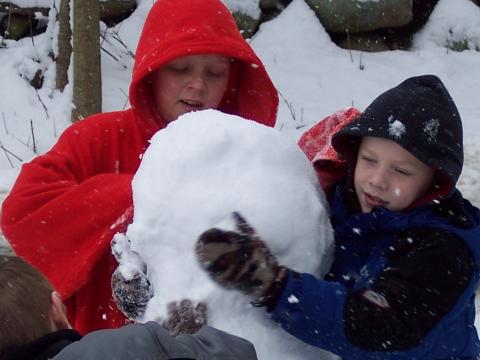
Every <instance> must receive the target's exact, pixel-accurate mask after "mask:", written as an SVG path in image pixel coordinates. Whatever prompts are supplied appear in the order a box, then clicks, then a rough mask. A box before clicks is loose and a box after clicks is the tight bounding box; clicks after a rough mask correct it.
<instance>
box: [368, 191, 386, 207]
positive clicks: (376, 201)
mask: <svg viewBox="0 0 480 360" xmlns="http://www.w3.org/2000/svg"><path fill="white" fill-rule="evenodd" d="M363 194H364V195H365V201H366V203H367V204H368V205H369V206H371V207H385V205H387V204H388V202H387V201H384V200H382V199H381V198H379V197H377V196H374V195H371V194H369V193H366V192H364V193H363Z"/></svg>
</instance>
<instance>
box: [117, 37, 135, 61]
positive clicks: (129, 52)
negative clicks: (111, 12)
mask: <svg viewBox="0 0 480 360" xmlns="http://www.w3.org/2000/svg"><path fill="white" fill-rule="evenodd" d="M112 38H113V39H114V40H116V41H117V42H118V43H119V44H120V45H122V46H123V48H124V49H125V51H126V53H127V54H128V55H129V56H130V57H131V58H132V59H133V58H135V54H134V53H133V51H132V50H130V48H129V47H128V46H127V44H125V42H124V41H123V40H122V38H121V37H120V35H119V34H118V31H113V35H112Z"/></svg>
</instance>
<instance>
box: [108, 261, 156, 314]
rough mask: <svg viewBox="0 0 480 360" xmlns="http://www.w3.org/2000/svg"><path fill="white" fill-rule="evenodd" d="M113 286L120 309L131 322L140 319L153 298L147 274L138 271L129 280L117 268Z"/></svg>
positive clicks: (114, 295) (112, 282) (113, 293)
mask: <svg viewBox="0 0 480 360" xmlns="http://www.w3.org/2000/svg"><path fill="white" fill-rule="evenodd" d="M111 285H112V296H113V299H114V300H115V303H116V304H117V307H118V309H119V310H120V311H121V312H122V313H123V314H124V315H125V316H126V317H128V318H129V319H131V320H138V319H140V317H141V316H142V315H143V313H144V312H145V308H146V307H147V304H148V301H149V300H150V299H151V298H152V296H153V289H152V286H151V284H150V281H149V280H148V278H147V275H146V274H145V272H143V271H138V272H136V273H135V274H134V275H133V277H132V278H131V279H130V280H127V279H126V278H125V277H124V276H123V275H122V273H121V272H120V269H119V268H118V267H117V269H116V270H115V271H114V273H113V275H112V279H111Z"/></svg>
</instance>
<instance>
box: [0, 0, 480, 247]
mask: <svg viewBox="0 0 480 360" xmlns="http://www.w3.org/2000/svg"><path fill="white" fill-rule="evenodd" d="M241 1H242V0H237V1H234V0H231V3H232V4H231V6H234V5H235V6H236V5H239V4H240V3H239V2H241ZM15 2H16V3H19V2H21V1H20V0H16V1H15ZM23 2H27V1H23ZM38 3H40V1H38ZM42 3H43V2H42ZM138 3H139V7H138V9H137V10H136V11H135V12H134V13H133V14H132V15H131V16H130V17H129V18H128V19H126V20H125V21H123V22H122V23H121V24H119V25H117V26H116V27H115V28H113V29H105V28H103V30H104V32H105V40H104V41H103V44H104V47H105V49H106V50H108V52H110V53H111V54H112V55H114V57H113V56H111V55H109V54H108V53H107V52H106V51H104V52H102V71H103V81H102V86H103V109H104V111H110V110H116V109H122V108H124V107H126V106H128V102H127V94H128V84H129V79H130V72H131V68H132V64H133V59H132V56H131V54H130V52H133V51H134V49H135V46H136V42H137V40H138V36H139V33H140V30H141V27H142V23H143V20H144V18H145V15H146V13H147V12H148V9H149V8H150V6H151V4H152V1H151V0H139V1H138ZM479 19H480V8H479V7H477V6H475V5H473V4H472V3H471V2H470V1H469V0H440V1H439V2H438V6H437V7H436V8H435V10H434V12H433V14H432V16H431V18H430V21H429V23H428V24H427V25H426V26H425V28H424V29H423V30H422V31H421V32H420V33H419V34H417V36H416V38H415V42H414V43H415V46H414V49H413V50H411V51H390V52H381V53H363V52H359V51H348V50H344V49H340V48H338V47H336V46H335V45H334V44H333V43H332V42H331V41H330V39H329V37H328V35H327V33H326V32H325V30H324V28H323V27H322V26H321V25H320V24H319V23H318V21H317V19H316V17H315V16H314V14H313V12H312V11H311V10H310V9H309V8H308V7H307V5H306V4H305V2H304V0H294V1H293V2H292V3H291V4H290V6H289V7H288V8H287V9H286V10H285V11H284V12H283V13H282V14H281V15H280V16H279V17H277V18H276V19H274V20H272V21H270V22H268V23H265V24H263V25H262V26H261V28H260V31H259V32H258V34H256V35H255V36H254V38H253V39H252V40H251V44H252V46H253V47H254V49H255V50H256V51H257V53H258V54H259V56H260V58H261V59H262V60H263V61H264V63H265V65H266V67H267V70H268V72H269V74H270V76H271V77H272V79H273V81H274V83H275V85H276V86H277V88H278V90H279V92H280V94H281V104H280V109H279V116H278V121H277V126H276V127H277V129H279V130H280V131H281V132H283V133H284V134H285V135H286V136H289V137H291V138H292V139H294V140H296V139H298V138H299V136H300V134H301V133H302V132H303V131H305V130H306V129H308V128H309V127H310V126H312V125H313V124H314V123H315V122H316V121H318V120H319V119H321V118H323V117H325V116H327V115H328V114H330V113H332V112H334V111H336V110H338V109H340V108H345V107H348V106H352V105H353V106H355V107H357V108H359V109H360V110H363V109H364V108H365V107H366V106H367V105H368V104H369V103H370V102H371V101H372V100H373V99H374V98H375V97H376V96H377V95H379V94H380V93H381V92H383V91H384V90H386V89H387V88H390V87H392V86H395V85H397V84H398V83H400V82H401V81H402V80H404V79H405V78H407V77H409V76H413V75H420V74H426V73H431V74H436V75H438V76H439V77H440V78H441V79H442V80H443V81H444V83H445V85H446V86H447V88H448V89H449V90H450V93H451V95H452V97H453V98H454V100H455V102H456V103H457V106H458V108H459V111H460V114H461V116H462V119H463V124H464V134H465V167H464V171H463V174H462V176H461V178H460V181H459V184H458V185H459V187H460V189H461V190H462V191H463V193H464V194H465V195H466V197H467V198H470V199H471V200H472V201H473V203H474V204H476V205H480V184H479V183H478V180H477V179H479V178H480V177H479V175H480V164H479V161H480V160H479V159H480V157H479V155H480V145H479V144H478V143H476V141H475V139H476V138H477V137H478V136H479V134H480V106H478V94H480V81H479V79H480V52H478V51H475V49H476V48H478V47H479V43H480V24H479V21H480V20H479ZM52 31H53V30H52ZM49 34H50V33H46V34H41V35H38V36H36V37H35V38H33V39H30V38H26V39H22V40H20V41H18V42H15V41H9V40H7V41H4V44H5V45H6V46H7V47H4V48H0V64H1V65H0V79H2V81H1V83H0V201H1V200H2V199H3V198H4V196H5V195H6V193H7V192H8V191H9V189H10V187H11V186H12V184H13V181H14V179H15V177H16V175H17V174H18V171H19V169H20V166H21V163H22V162H24V161H28V160H30V159H32V158H33V157H34V156H35V155H36V154H39V153H43V152H45V151H46V150H47V149H48V148H49V147H50V146H51V145H52V144H53V143H54V142H55V139H56V137H58V135H59V134H60V133H61V131H62V130H63V129H64V128H65V127H66V126H67V125H68V111H69V108H70V103H69V100H68V99H69V98H70V91H71V89H70V88H69V87H67V89H66V91H65V92H64V93H59V92H57V91H55V90H53V83H54V81H53V76H54V73H55V67H54V63H52V61H51V60H50V58H49V57H48V53H49V51H50V50H52V49H51V44H50V38H49V36H50V35H49ZM452 41H455V42H462V41H465V43H466V45H467V46H468V48H469V50H466V51H462V52H455V51H452V50H447V49H446V48H445V47H444V45H445V44H447V43H452ZM38 69H42V70H45V73H46V79H45V85H44V86H43V87H42V88H41V89H40V90H38V91H35V90H34V89H33V88H32V87H30V86H29V83H28V78H30V77H32V74H34V72H35V71H36V70H38ZM34 138H35V141H33V139H34ZM34 144H35V146H34ZM1 241H2V240H0V245H1ZM3 244H5V243H3Z"/></svg>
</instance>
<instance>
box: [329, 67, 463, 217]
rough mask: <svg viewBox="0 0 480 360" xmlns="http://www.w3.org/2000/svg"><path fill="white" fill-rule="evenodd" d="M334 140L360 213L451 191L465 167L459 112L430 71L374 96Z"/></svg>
mask: <svg viewBox="0 0 480 360" xmlns="http://www.w3.org/2000/svg"><path fill="white" fill-rule="evenodd" d="M332 145H333V147H334V148H335V150H336V151H338V152H339V153H340V154H341V155H342V156H343V157H344V158H345V159H346V160H347V162H348V163H349V165H350V169H353V176H352V180H353V187H354V189H355V193H356V196H357V199H358V203H359V205H360V208H361V211H362V212H370V211H371V210H372V209H374V208H377V207H383V208H386V209H388V210H392V211H403V210H409V209H411V208H413V207H415V206H417V205H421V204H426V203H428V202H430V201H432V200H435V199H440V198H442V197H445V196H447V195H449V194H450V193H451V192H452V191H453V189H454V188H455V184H456V182H457V180H458V177H459V176H460V173H461V170H462V166H463V138H462V123H461V119H460V114H459V112H458V110H457V107H456V106H455V103H454V102H453V100H452V98H451V96H450V94H449V93H448V91H447V89H446V88H445V86H444V85H443V83H442V82H441V81H440V79H439V78H438V77H436V76H433V75H424V76H417V77H412V78H409V79H407V80H405V81H404V82H402V83H401V84H399V85H398V86H396V87H394V88H392V89H389V90H387V91H386V92H384V93H383V94H381V95H380V96H379V97H377V98H376V99H375V100H374V101H373V102H372V103H371V104H370V105H369V106H368V107H367V109H365V111H364V112H363V113H362V115H361V116H360V117H359V118H358V119H356V120H355V121H353V122H352V123H350V124H349V125H347V126H346V127H345V128H344V129H342V130H341V131H339V132H338V133H337V134H335V136H334V137H333V140H332Z"/></svg>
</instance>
